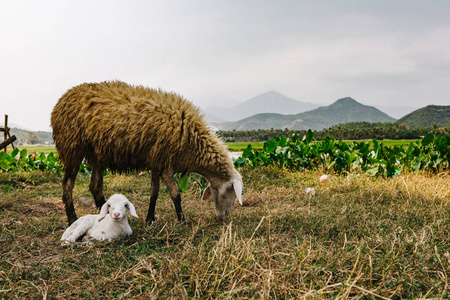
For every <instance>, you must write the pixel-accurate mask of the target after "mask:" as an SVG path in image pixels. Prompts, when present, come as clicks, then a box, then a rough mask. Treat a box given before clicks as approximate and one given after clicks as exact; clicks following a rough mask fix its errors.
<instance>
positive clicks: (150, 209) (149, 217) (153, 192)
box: [145, 171, 160, 224]
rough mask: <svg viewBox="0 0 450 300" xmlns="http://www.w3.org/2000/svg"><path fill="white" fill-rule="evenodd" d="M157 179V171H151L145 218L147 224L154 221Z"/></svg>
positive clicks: (158, 177)
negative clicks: (148, 199) (150, 184)
mask: <svg viewBox="0 0 450 300" xmlns="http://www.w3.org/2000/svg"><path fill="white" fill-rule="evenodd" d="M159 180H160V174H159V173H158V172H154V171H152V187H151V191H150V205H149V207H148V213H147V218H146V219H145V221H146V222H147V223H148V224H151V223H153V222H155V206H156V200H157V199H158V194H159Z"/></svg>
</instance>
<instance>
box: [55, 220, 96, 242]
mask: <svg viewBox="0 0 450 300" xmlns="http://www.w3.org/2000/svg"><path fill="white" fill-rule="evenodd" d="M95 219H96V217H95V216H92V215H87V216H84V217H81V218H79V219H78V220H76V221H75V222H73V223H72V225H70V226H69V228H67V229H66V231H64V233H63V235H62V237H61V241H63V243H62V244H61V245H62V246H64V245H70V244H72V243H75V242H76V241H77V240H78V239H79V238H80V237H81V236H83V234H85V233H86V232H87V231H88V230H89V228H91V227H92V226H94V222H95Z"/></svg>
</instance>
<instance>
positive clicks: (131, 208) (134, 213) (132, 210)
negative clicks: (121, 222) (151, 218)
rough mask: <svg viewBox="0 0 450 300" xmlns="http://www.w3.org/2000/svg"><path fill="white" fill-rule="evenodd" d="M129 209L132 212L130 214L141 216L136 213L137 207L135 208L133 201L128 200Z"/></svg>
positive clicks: (136, 216)
mask: <svg viewBox="0 0 450 300" xmlns="http://www.w3.org/2000/svg"><path fill="white" fill-rule="evenodd" d="M128 211H129V212H130V216H132V217H135V218H139V217H138V215H137V213H136V208H134V205H133V203H131V202H128Z"/></svg>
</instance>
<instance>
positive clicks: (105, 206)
mask: <svg viewBox="0 0 450 300" xmlns="http://www.w3.org/2000/svg"><path fill="white" fill-rule="evenodd" d="M107 214H108V203H105V204H103V206H102V208H101V209H100V218H99V219H98V221H99V222H100V221H101V220H103V219H104V218H105V217H106V215H107Z"/></svg>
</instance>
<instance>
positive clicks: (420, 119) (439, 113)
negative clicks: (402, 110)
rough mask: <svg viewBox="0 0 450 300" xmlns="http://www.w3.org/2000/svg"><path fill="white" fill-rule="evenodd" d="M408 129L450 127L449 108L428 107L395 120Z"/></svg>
mask: <svg viewBox="0 0 450 300" xmlns="http://www.w3.org/2000/svg"><path fill="white" fill-rule="evenodd" d="M396 123H398V124H404V125H406V126H409V127H433V125H436V126H437V127H447V126H450V106H438V105H428V106H425V107H424V108H421V109H418V110H416V111H413V112H412V113H410V114H408V115H406V116H404V117H403V118H401V119H399V120H397V122H396Z"/></svg>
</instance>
